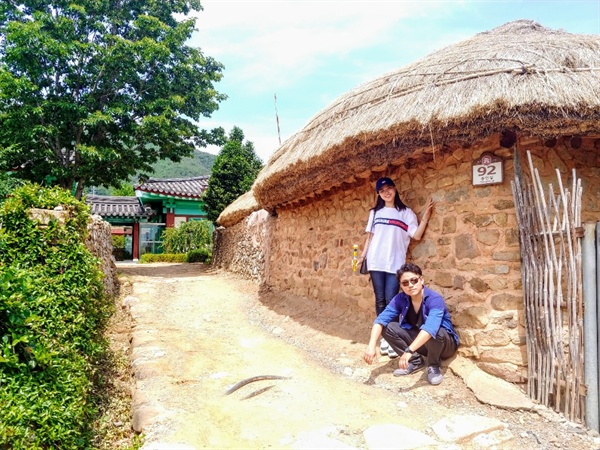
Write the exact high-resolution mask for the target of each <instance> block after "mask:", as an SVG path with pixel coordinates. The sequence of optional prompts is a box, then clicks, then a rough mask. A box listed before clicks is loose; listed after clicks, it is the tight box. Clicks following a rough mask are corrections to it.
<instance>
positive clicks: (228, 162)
mask: <svg viewBox="0 0 600 450" xmlns="http://www.w3.org/2000/svg"><path fill="white" fill-rule="evenodd" d="M243 141H244V133H243V132H242V130H241V129H240V128H238V127H233V129H232V130H231V133H230V134H229V138H228V140H227V143H226V144H225V145H224V146H223V148H222V149H221V151H220V152H219V154H218V156H217V159H216V160H215V163H214V165H213V170H212V175H211V177H210V179H209V180H208V189H207V190H206V192H205V193H204V196H203V197H202V200H203V201H204V204H205V206H206V215H207V217H208V219H209V220H211V221H212V222H216V220H217V218H218V217H219V214H221V213H222V212H223V210H224V209H225V208H226V207H227V206H228V205H229V204H230V203H231V202H233V201H234V200H235V199H237V198H238V197H239V196H240V195H242V194H244V193H246V192H248V191H249V190H250V188H251V187H252V183H254V180H255V179H256V176H257V175H258V172H260V170H261V169H262V162H261V160H260V158H259V157H258V156H257V155H256V153H255V152H254V145H253V144H252V142H246V143H243Z"/></svg>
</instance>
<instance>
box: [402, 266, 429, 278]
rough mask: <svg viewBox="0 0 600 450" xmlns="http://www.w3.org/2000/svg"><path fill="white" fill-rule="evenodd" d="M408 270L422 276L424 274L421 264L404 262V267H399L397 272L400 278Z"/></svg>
mask: <svg viewBox="0 0 600 450" xmlns="http://www.w3.org/2000/svg"><path fill="white" fill-rule="evenodd" d="M406 272H412V273H416V274H417V275H419V276H420V277H422V276H423V271H422V270H421V268H420V267H419V266H417V265H416V264H413V263H406V264H402V267H400V268H399V269H398V272H396V275H397V276H398V279H400V277H402V275H404V274H405V273H406Z"/></svg>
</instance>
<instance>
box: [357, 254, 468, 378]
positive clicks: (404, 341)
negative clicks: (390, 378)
mask: <svg viewBox="0 0 600 450" xmlns="http://www.w3.org/2000/svg"><path fill="white" fill-rule="evenodd" d="M398 279H399V281H400V288H401V290H402V291H401V292H400V293H399V294H398V295H396V296H395V297H394V298H393V299H392V300H391V301H390V303H389V304H388V305H387V307H386V308H385V309H384V310H383V311H382V312H381V313H380V314H379V315H378V316H377V318H376V319H375V322H374V324H373V328H372V329H371V337H370V339H369V344H368V346H367V349H366V350H365V353H364V355H363V359H364V360H365V362H366V363H368V364H372V363H373V361H374V360H375V356H376V354H377V343H378V342H379V339H380V337H382V336H383V338H384V339H385V340H386V341H387V342H388V344H389V345H390V346H391V347H392V348H393V349H394V350H395V351H396V352H397V353H398V354H400V355H401V356H400V358H398V369H396V370H394V375H395V376H403V375H409V374H411V373H413V372H416V371H418V370H421V369H424V368H425V367H427V380H428V381H429V383H430V384H433V385H437V384H440V383H441V382H442V380H443V375H442V372H441V370H440V362H441V360H442V359H447V358H450V357H451V356H452V355H454V354H455V353H456V350H457V348H458V344H459V339H458V335H457V334H456V331H454V327H453V326H452V320H451V318H450V313H449V312H448V308H447V307H446V303H445V302H444V299H443V298H442V296H441V295H440V294H439V293H437V292H435V291H433V290H431V289H429V288H428V287H425V285H424V284H423V272H422V271H421V268H420V267H419V266H417V265H416V264H412V263H407V264H404V265H403V266H402V267H400V269H399V270H398Z"/></svg>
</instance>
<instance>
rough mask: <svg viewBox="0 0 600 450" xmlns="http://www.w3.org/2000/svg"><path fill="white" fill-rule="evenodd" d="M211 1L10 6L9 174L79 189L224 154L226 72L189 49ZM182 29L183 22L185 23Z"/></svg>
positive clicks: (4, 102)
mask: <svg viewBox="0 0 600 450" xmlns="http://www.w3.org/2000/svg"><path fill="white" fill-rule="evenodd" d="M200 9H201V5H200V0H171V1H168V2H166V1H164V2H163V1H157V0H128V1H121V2H116V1H106V0H78V1H77V2H72V1H67V0H48V1H43V2H42V1H38V0H20V1H3V2H1V3H0V36H2V39H0V170H9V169H11V168H13V167H19V172H18V174H19V176H20V177H21V178H23V179H27V180H32V181H36V182H41V181H42V180H47V179H50V178H48V177H52V179H53V180H54V183H55V184H56V185H59V186H62V187H64V188H65V189H69V190H70V189H75V191H74V192H75V195H76V197H77V198H81V195H82V194H83V193H84V192H85V186H112V185H115V184H118V183H119V182H120V181H123V180H127V179H129V177H131V176H133V175H134V174H136V173H137V172H138V171H140V170H141V171H150V169H151V165H152V164H154V163H155V162H156V161H158V160H160V159H171V160H173V161H176V162H177V161H180V160H181V158H182V157H186V156H189V155H191V154H192V151H193V150H194V148H197V147H205V146H206V145H207V144H216V145H222V144H223V142H224V130H223V129H222V128H217V129H215V130H212V131H207V130H202V129H200V128H199V127H198V125H197V124H198V121H199V120H201V119H203V118H205V117H210V115H211V114H212V113H213V112H214V111H215V110H217V109H218V105H219V103H220V102H221V101H223V100H224V99H225V98H226V97H225V96H224V95H222V94H220V93H218V92H217V91H216V89H215V87H214V84H215V83H216V82H218V81H220V79H221V78H222V70H223V66H222V64H220V63H219V62H217V61H215V60H214V59H213V58H210V57H208V56H205V55H204V54H203V53H202V52H201V51H200V49H197V48H192V47H189V46H188V45H187V44H186V43H187V42H188V41H189V39H190V37H191V36H192V33H193V31H194V29H195V21H196V19H195V18H194V16H193V15H192V14H191V13H192V11H194V10H200ZM176 18H177V19H176Z"/></svg>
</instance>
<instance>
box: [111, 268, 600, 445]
mask: <svg viewBox="0 0 600 450" xmlns="http://www.w3.org/2000/svg"><path fill="white" fill-rule="evenodd" d="M118 270H119V274H120V279H121V282H122V284H123V285H124V287H125V289H124V292H125V295H124V296H123V299H122V303H123V305H124V307H126V308H128V309H129V311H130V313H131V315H132V317H133V322H134V327H133V329H132V331H131V332H132V342H131V345H132V372H133V376H134V384H135V386H134V395H133V407H132V409H133V427H134V428H135V429H136V430H138V431H141V432H143V434H144V436H145V444H144V447H143V449H144V450H158V449H162V450H164V449H170V450H175V449H200V448H223V449H225V448H227V449H229V448H248V449H263V448H296V449H301V448H302V449H308V448H340V449H342V448H355V449H362V448H440V449H442V448H444V449H474V448H486V447H487V448H502V449H517V448H518V449H521V448H536V449H542V448H548V449H550V448H553V449H554V448H564V449H576V450H583V449H586V450H587V449H591V448H600V441H598V437H597V433H595V432H589V431H587V430H585V429H583V428H581V427H578V426H576V425H575V424H572V423H570V422H568V421H566V420H564V419H562V418H561V417H560V416H558V415H556V414H553V413H552V412H550V411H544V409H543V408H542V409H540V410H539V412H533V411H520V410H517V411H509V410H505V409H499V408H496V407H493V406H489V405H486V404H482V403H480V402H479V401H478V400H477V399H476V398H475V396H474V395H473V392H471V390H470V389H468V388H467V387H466V385H465V382H464V381H463V379H462V378H461V377H459V376H457V375H455V374H454V372H453V371H452V370H450V369H448V368H444V370H443V372H444V373H445V379H444V382H443V383H442V384H441V385H440V386H430V385H429V384H428V383H427V379H426V374H425V372H423V371H421V372H418V373H415V374H412V375H410V376H407V377H401V378H395V377H393V376H392V375H391V372H392V370H393V369H394V368H395V362H394V361H393V360H390V359H389V358H387V357H381V358H380V360H379V362H378V363H377V364H375V365H373V366H368V365H366V364H365V363H364V362H363V361H362V353H363V350H364V348H365V345H366V342H367V338H368V331H369V329H370V324H368V323H366V324H365V323H364V320H361V321H358V320H356V319H355V318H353V317H351V316H349V315H347V314H344V313H343V312H332V311H327V310H323V309H322V308H319V307H318V306H317V305H316V304H312V303H311V302H309V301H308V300H304V299H297V298H289V297H286V298H281V297H280V296H277V295H274V294H272V293H269V292H259V290H258V286H256V285H255V284H254V283H252V282H249V281H244V280H240V279H238V278H236V277H234V276H232V275H229V274H226V273H222V272H214V271H211V270H210V269H208V268H206V266H204V265H202V264H147V265H146V264H143V265H142V264H119V266H118ZM261 375H274V376H279V377H282V378H281V379H273V380H260V381H256V382H252V383H249V384H247V385H245V386H243V387H241V388H240V389H238V390H236V391H235V392H233V393H231V394H229V395H227V394H226V392H227V390H228V389H230V388H231V387H232V386H234V385H235V384H236V383H238V382H239V381H241V380H244V379H248V378H250V377H255V376H261Z"/></svg>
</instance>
